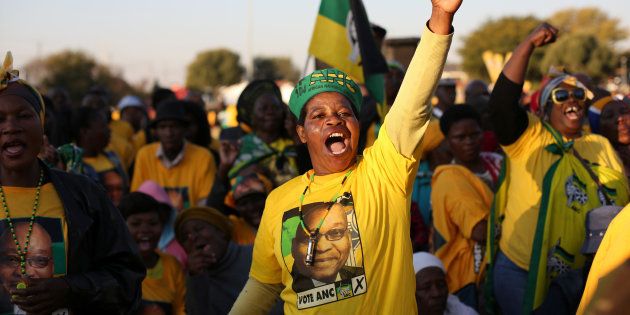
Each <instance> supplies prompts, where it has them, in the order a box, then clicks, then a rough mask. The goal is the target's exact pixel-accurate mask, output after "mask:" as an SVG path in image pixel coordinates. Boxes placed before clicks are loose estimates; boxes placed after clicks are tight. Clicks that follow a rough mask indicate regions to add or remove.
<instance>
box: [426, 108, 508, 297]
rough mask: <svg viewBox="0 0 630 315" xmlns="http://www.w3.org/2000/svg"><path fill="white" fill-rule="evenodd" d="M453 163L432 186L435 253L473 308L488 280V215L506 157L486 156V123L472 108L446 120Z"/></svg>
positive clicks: (449, 113) (453, 288)
mask: <svg viewBox="0 0 630 315" xmlns="http://www.w3.org/2000/svg"><path fill="white" fill-rule="evenodd" d="M440 129H441V130H442V132H443V133H444V135H445V136H446V143H447V144H448V146H449V148H450V151H451V153H452V154H453V161H452V162H451V164H446V165H442V166H438V167H437V168H436V169H435V172H434V175H433V179H432V182H431V186H432V190H431V204H432V206H433V231H432V232H433V247H434V252H435V255H436V256H437V257H438V258H440V260H441V261H442V262H443V263H444V265H445V266H446V271H447V274H446V280H447V282H448V288H449V291H450V292H451V293H453V294H454V295H456V296H457V297H458V298H459V299H460V300H462V302H464V303H465V304H467V305H468V306H470V307H472V308H475V309H476V308H477V305H478V302H477V301H478V299H479V296H478V290H477V289H478V285H479V284H480V283H481V281H482V279H483V276H484V274H485V260H484V249H485V244H486V236H487V223H488V214H489V213H490V206H491V203H492V198H493V196H494V194H493V193H492V188H493V187H494V184H495V182H496V180H497V179H498V167H497V164H500V161H501V159H502V158H501V156H500V155H498V154H493V153H489V152H484V154H483V155H482V152H481V143H482V140H483V134H482V130H481V117H480V115H479V113H478V112H477V111H476V110H475V109H474V108H473V107H471V106H470V105H459V106H453V107H450V108H448V109H447V110H446V111H444V115H442V118H441V119H440Z"/></svg>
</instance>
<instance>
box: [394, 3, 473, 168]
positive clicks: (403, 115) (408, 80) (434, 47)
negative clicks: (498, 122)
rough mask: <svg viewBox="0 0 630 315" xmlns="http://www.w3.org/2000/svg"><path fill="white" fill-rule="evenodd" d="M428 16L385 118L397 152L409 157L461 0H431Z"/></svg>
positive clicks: (419, 136) (427, 111) (425, 115)
mask: <svg viewBox="0 0 630 315" xmlns="http://www.w3.org/2000/svg"><path fill="white" fill-rule="evenodd" d="M431 3H432V5H433V9H432V12H431V19H430V20H429V22H428V23H427V27H428V30H425V32H424V33H423V35H422V39H421V41H420V44H419V45H418V48H417V49H416V53H415V54H414V57H413V59H412V61H411V64H410V65H409V69H408V70H407V74H406V75H405V79H404V80H403V83H402V86H401V88H400V92H399V93H398V96H397V97H396V100H395V101H394V105H393V106H392V109H391V110H390V111H389V113H388V114H387V117H386V118H385V122H386V123H385V125H386V128H387V133H388V135H389V137H390V139H391V140H392V142H393V144H394V147H395V148H396V149H397V150H398V152H400V154H402V155H404V156H406V157H411V156H412V155H413V153H414V151H415V150H416V148H417V146H418V144H419V143H420V140H421V139H422V136H423V135H424V132H425V131H426V129H427V126H428V123H429V118H431V105H430V102H429V101H430V100H431V96H432V95H433V91H434V90H435V86H436V84H437V81H438V80H439V79H440V76H441V75H442V70H443V68H444V63H445V62H446V55H447V53H448V49H449V47H450V44H451V39H452V30H453V28H452V26H451V23H452V22H453V16H454V15H455V12H456V11H457V9H458V8H459V6H460V5H461V3H462V0H432V1H431Z"/></svg>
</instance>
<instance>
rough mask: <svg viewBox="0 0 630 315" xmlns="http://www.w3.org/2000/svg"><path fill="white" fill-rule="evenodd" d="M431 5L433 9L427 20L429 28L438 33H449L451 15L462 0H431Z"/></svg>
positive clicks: (450, 29)
mask: <svg viewBox="0 0 630 315" xmlns="http://www.w3.org/2000/svg"><path fill="white" fill-rule="evenodd" d="M431 5H432V6H433V10H432V11H431V19H430V20H429V29H430V30H431V31H432V32H434V33H436V34H440V35H446V34H449V33H451V32H452V28H451V24H452V23H453V16H454V15H455V12H457V9H459V7H460V6H461V5H462V0H431Z"/></svg>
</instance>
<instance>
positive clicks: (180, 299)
mask: <svg viewBox="0 0 630 315" xmlns="http://www.w3.org/2000/svg"><path fill="white" fill-rule="evenodd" d="M157 254H158V255H159V256H160V258H159V260H158V262H157V264H156V265H155V267H153V268H151V269H147V276H146V278H144V280H143V281H142V306H141V307H140V308H141V309H145V308H147V307H156V305H157V307H160V308H163V310H164V312H165V313H167V314H174V315H183V314H186V310H185V299H186V279H185V277H184V271H183V270H182V267H181V266H180V264H179V262H178V261H177V259H176V258H175V257H173V256H171V255H168V254H164V253H161V252H157Z"/></svg>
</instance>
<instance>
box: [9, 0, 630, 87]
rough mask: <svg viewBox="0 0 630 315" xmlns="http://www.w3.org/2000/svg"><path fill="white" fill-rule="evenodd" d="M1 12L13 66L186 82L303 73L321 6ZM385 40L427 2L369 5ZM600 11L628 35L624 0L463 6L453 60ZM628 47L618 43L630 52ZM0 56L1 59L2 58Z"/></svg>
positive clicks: (422, 16) (405, 27)
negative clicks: (44, 64)
mask: <svg viewBox="0 0 630 315" xmlns="http://www.w3.org/2000/svg"><path fill="white" fill-rule="evenodd" d="M0 1H4V3H3V4H4V5H3V6H2V11H0V53H1V54H2V56H4V53H5V52H6V51H8V50H10V51H11V52H12V53H13V57H14V60H15V61H14V65H15V67H16V68H18V69H19V68H20V67H22V66H23V65H24V64H26V63H28V62H29V61H31V60H32V59H34V58H37V57H43V56H46V55H48V54H51V53H55V52H58V51H61V50H63V49H73V50H83V51H85V52H87V53H89V54H90V55H92V56H93V57H95V58H96V59H97V60H98V61H99V62H102V63H105V64H107V65H109V66H112V67H114V68H115V69H116V70H119V71H121V73H122V74H123V76H124V77H125V79H127V80H128V81H129V82H131V83H136V84H137V83H139V82H142V81H145V82H150V83H152V82H154V81H155V80H157V81H158V82H159V83H160V84H164V85H171V84H184V82H185V74H186V66H187V65H188V64H189V63H190V62H192V61H193V60H194V58H195V56H196V54H197V53H198V52H201V51H204V50H207V49H214V48H228V49H231V50H233V51H235V52H237V53H239V54H240V55H241V58H242V62H243V63H244V64H245V65H248V64H251V60H252V58H253V57H255V56H288V57H291V59H292V61H293V64H294V65H295V66H296V67H297V68H298V69H303V68H304V65H305V62H306V59H307V50H308V45H309V42H310V37H311V34H312V31H313V26H314V23H315V18H316V16H317V11H318V8H319V1H317V0H221V1H219V0H205V1H201V0H185V1H166V0H151V1H149V0H108V1H85V0H83V1H78V0H56V1H49V0H20V1H9V0H0ZM363 3H364V5H365V7H366V10H367V13H368V17H369V19H370V21H371V22H374V23H377V24H379V25H382V26H383V27H385V28H386V29H387V31H388V33H387V38H395V37H407V36H419V35H420V32H421V31H422V28H423V26H424V23H425V22H426V21H427V20H428V18H429V17H430V15H431V2H430V1H429V0H363ZM585 6H597V7H599V8H600V9H602V10H603V11H605V12H606V13H608V15H609V16H611V17H615V18H618V19H620V21H621V25H622V26H623V27H624V28H626V29H630V18H627V17H626V19H625V20H624V19H623V15H622V14H623V13H626V14H627V13H628V12H630V1H627V0H572V1H568V0H525V1H522V0H519V1H515V0H483V1H481V0H465V1H464V3H463V4H462V7H461V8H460V10H459V11H458V12H457V15H456V16H455V21H454V23H453V26H454V28H455V37H454V40H453V46H452V48H451V52H450V54H449V59H448V62H454V63H457V62H459V60H460V59H459V56H458V55H457V49H458V48H459V47H460V46H461V42H462V37H463V36H464V35H466V34H468V33H470V32H471V31H473V30H475V29H476V28H477V27H479V26H480V25H481V24H483V23H484V22H485V21H487V20H488V19H498V18H500V17H502V16H506V15H520V16H523V15H535V16H537V17H539V18H546V17H549V16H550V15H551V14H553V13H554V12H556V11H558V10H560V9H565V8H569V7H574V8H576V7H577V8H579V7H585ZM629 42H630V41H626V42H624V43H622V44H621V47H622V48H630V44H629ZM2 58H3V57H2Z"/></svg>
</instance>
